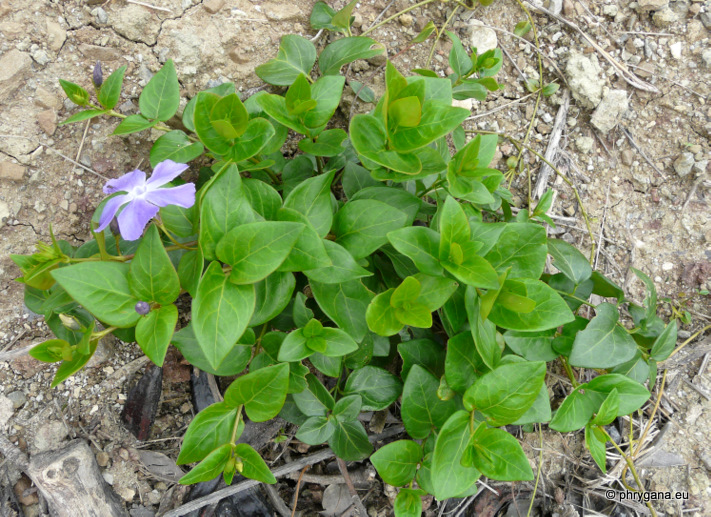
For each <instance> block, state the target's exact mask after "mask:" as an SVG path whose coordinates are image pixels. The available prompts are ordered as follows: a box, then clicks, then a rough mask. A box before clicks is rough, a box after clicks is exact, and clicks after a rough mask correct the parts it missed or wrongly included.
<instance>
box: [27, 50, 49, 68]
mask: <svg viewBox="0 0 711 517" xmlns="http://www.w3.org/2000/svg"><path fill="white" fill-rule="evenodd" d="M30 55H31V56H32V59H34V60H35V62H36V63H37V64H38V65H40V66H44V65H46V64H47V63H49V62H50V61H51V59H50V58H49V56H48V55H47V51H46V50H44V49H41V48H37V49H35V50H33V51H32V52H30Z"/></svg>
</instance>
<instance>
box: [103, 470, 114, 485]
mask: <svg viewBox="0 0 711 517" xmlns="http://www.w3.org/2000/svg"><path fill="white" fill-rule="evenodd" d="M101 475H102V476H104V481H106V482H107V483H108V484H109V485H113V484H114V475H113V474H111V473H110V472H104V473H102V474H101Z"/></svg>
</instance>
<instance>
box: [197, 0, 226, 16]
mask: <svg viewBox="0 0 711 517" xmlns="http://www.w3.org/2000/svg"><path fill="white" fill-rule="evenodd" d="M224 6H225V0H208V1H207V2H204V3H203V4H202V7H203V9H205V10H206V11H207V12H208V13H210V14H215V13H216V12H218V11H219V10H220V9H222V8H223V7H224Z"/></svg>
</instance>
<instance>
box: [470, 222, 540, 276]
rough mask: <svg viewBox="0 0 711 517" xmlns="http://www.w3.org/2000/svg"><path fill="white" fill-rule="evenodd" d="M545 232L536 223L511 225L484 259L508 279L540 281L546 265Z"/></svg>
mask: <svg viewBox="0 0 711 517" xmlns="http://www.w3.org/2000/svg"><path fill="white" fill-rule="evenodd" d="M547 255H548V246H547V244H546V230H545V228H543V226H540V225H538V224H533V223H508V224H507V225H506V226H505V227H504V230H503V231H502V232H501V235H500V236H499V240H498V241H497V242H496V244H495V245H494V247H493V248H492V249H491V251H489V253H487V254H486V256H485V257H484V258H486V260H488V261H489V262H490V263H491V265H492V266H494V269H496V270H497V271H498V272H499V273H503V272H504V271H506V270H507V269H509V268H511V269H510V271H509V273H508V278H520V277H523V278H540V276H541V274H543V268H544V267H545V265H546V256H547Z"/></svg>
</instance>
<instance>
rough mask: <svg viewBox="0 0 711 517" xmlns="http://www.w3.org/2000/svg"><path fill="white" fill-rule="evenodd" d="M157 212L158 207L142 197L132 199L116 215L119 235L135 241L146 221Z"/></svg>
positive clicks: (141, 232)
mask: <svg viewBox="0 0 711 517" xmlns="http://www.w3.org/2000/svg"><path fill="white" fill-rule="evenodd" d="M157 213H158V207H157V206H155V205H152V204H151V203H149V202H147V201H144V200H143V199H134V200H133V201H131V202H130V203H129V204H128V205H127V206H126V208H124V209H123V211H122V212H121V213H120V214H119V216H118V224H119V230H120V231H121V237H123V239H124V240H126V241H135V240H136V239H138V238H140V237H141V235H142V234H143V229H144V228H145V227H146V224H148V221H150V220H151V219H153V218H154V217H155V215H156V214H157Z"/></svg>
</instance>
